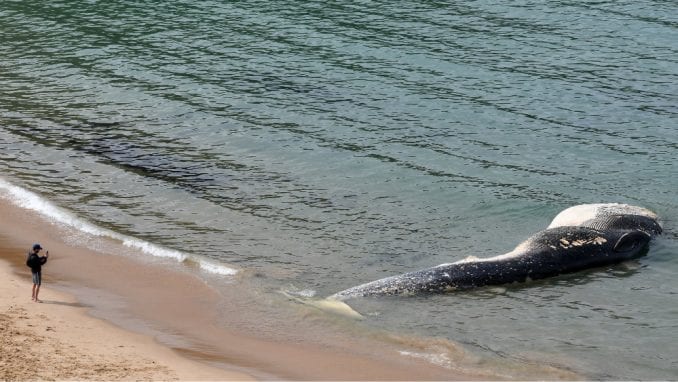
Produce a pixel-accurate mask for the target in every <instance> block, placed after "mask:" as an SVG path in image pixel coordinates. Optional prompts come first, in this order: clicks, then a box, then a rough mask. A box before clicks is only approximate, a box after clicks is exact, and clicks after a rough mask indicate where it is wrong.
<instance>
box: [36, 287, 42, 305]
mask: <svg viewBox="0 0 678 382" xmlns="http://www.w3.org/2000/svg"><path fill="white" fill-rule="evenodd" d="M36 286H37V288H35V302H42V301H40V300H39V299H38V293H40V285H36Z"/></svg>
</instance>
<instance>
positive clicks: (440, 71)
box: [0, 0, 678, 379]
mask: <svg viewBox="0 0 678 382" xmlns="http://www.w3.org/2000/svg"><path fill="white" fill-rule="evenodd" d="M677 128H678V5H677V4H676V3H675V2H671V1H645V2H637V1H618V2H605V1H577V2H568V1H554V2H539V1H519V2H507V1H467V2H435V1H428V2H383V1H372V2H365V1H333V2H318V1H304V2H260V1H250V2H229V1H188V0H184V1H171V2H170V1H138V2H123V1H106V2H104V1H59V0H55V1H49V2H47V1H37V2H25V1H3V2H1V3H0V171H1V172H0V177H1V178H2V180H1V181H0V193H1V194H2V195H3V197H4V198H6V199H9V200H11V201H13V202H14V203H16V204H19V205H22V206H24V207H26V208H29V209H33V210H36V211H38V212H40V213H43V214H46V215H47V216H49V218H50V219H55V220H56V221H57V222H58V223H59V224H63V225H67V226H69V227H71V228H73V230H75V231H79V232H84V233H86V234H88V235H91V236H92V235H93V237H95V238H107V239H112V240H117V241H119V242H122V243H126V245H127V246H128V247H129V248H131V249H134V250H138V251H140V252H142V253H144V254H145V255H147V256H149V257H152V256H162V257H165V258H170V259H175V260H177V261H178V262H186V261H187V259H188V260H190V261H192V262H194V263H196V264H199V265H200V269H201V271H200V272H202V274H203V276H204V277H206V278H217V279H218V278H223V279H229V280H230V281H229V283H228V285H229V287H231V288H247V289H252V288H254V289H257V293H256V294H255V295H256V296H263V297H260V298H261V299H262V301H257V300H256V299H255V300H254V301H253V302H252V304H253V305H254V306H268V307H266V308H261V307H257V308H253V309H254V310H258V309H263V310H266V309H269V310H275V309H276V308H272V307H270V306H269V305H270V301H269V300H268V297H267V296H273V295H276V294H277V292H280V291H283V292H285V293H292V294H296V295H299V296H304V297H317V298H322V297H324V296H327V295H330V294H332V293H334V292H337V291H339V290H342V289H345V288H348V287H351V286H354V285H357V284H360V283H363V282H366V281H371V280H374V279H378V278H381V277H385V276H389V275H393V274H398V273H402V272H407V271H412V270H416V269H421V268H425V267H429V266H433V265H437V264H440V263H445V262H451V261H456V260H460V259H462V258H465V257H467V256H469V255H473V256H478V257H483V256H493V255H496V254H500V253H504V252H508V251H510V250H511V249H512V248H513V247H514V246H515V245H517V244H518V243H519V242H521V241H522V240H524V239H525V238H527V237H528V236H529V235H530V234H532V233H534V232H536V231H538V230H540V229H543V228H545V227H546V226H547V225H548V224H549V221H550V219H551V218H552V217H553V216H555V215H556V214H557V213H558V212H559V211H560V210H562V209H564V208H566V207H569V206H571V205H575V204H581V203H594V202H596V203H598V202H623V203H629V204H635V205H640V206H643V207H646V208H649V209H651V210H653V211H655V212H657V213H658V214H659V216H661V218H662V221H663V224H664V227H665V231H666V232H665V233H664V235H662V236H661V237H659V238H658V239H656V240H655V241H653V243H652V245H651V248H650V250H649V252H648V254H647V256H646V257H644V258H642V259H640V260H639V261H637V263H634V264H630V265H629V264H624V265H620V266H614V267H609V268H604V269H599V270H596V271H593V272H585V273H583V274H578V275H572V276H567V277H561V278H556V279H553V280H548V281H544V282H538V283H532V284H529V285H524V286H509V287H507V288H502V289H483V290H479V291H471V292H465V293H457V294H448V295H437V296H425V297H424V296H422V297H408V298H384V299H366V300H357V301H354V302H352V303H351V304H352V305H353V307H354V308H355V309H356V310H358V311H360V312H361V313H362V314H363V316H364V317H365V319H364V320H362V321H361V322H360V323H359V324H358V323H356V325H362V326H364V327H367V328H373V329H374V330H380V331H381V330H384V331H386V332H389V333H407V335H410V336H414V337H417V338H429V339H430V338H433V339H441V340H449V341H452V342H455V343H461V344H462V345H463V346H464V347H466V348H467V349H469V351H471V352H474V353H475V354H479V355H480V356H483V357H493V358H495V359H497V358H498V359H502V360H505V361H506V362H511V363H517V364H521V363H522V364H526V365H527V364H546V365H553V366H554V367H560V368H565V369H569V370H573V371H575V372H577V373H581V374H582V375H585V376H587V377H589V378H607V379H626V378H631V379H675V378H678V372H676V370H678V363H677V362H678V361H677V360H678V350H676V349H678V348H677V347H676V346H675V339H676V338H678V324H677V322H678V308H676V306H678V305H677V304H676V301H677V300H676V299H677V298H678V281H676V277H675V275H676V273H677V272H678V259H677V256H676V255H677V254H678V253H677V252H678V236H677V235H676V230H675V221H676V217H677V216H678V198H677V197H676V189H678V167H677V166H676V158H678V132H677V130H676V129H677ZM102 240H103V239H102ZM90 241H91V240H90ZM234 274H238V276H234ZM276 301H278V300H276ZM284 301H285V300H284V299H282V300H280V301H279V302H277V303H284ZM264 316H266V317H270V318H269V320H270V322H268V323H266V322H264V323H262V325H263V326H267V325H268V326H269V327H271V328H274V327H275V326H276V323H275V320H276V319H278V318H281V317H279V316H276V315H275V314H271V315H264ZM243 325H245V324H243ZM272 330H273V329H272ZM403 355H404V356H414V357H420V358H426V359H429V360H430V361H431V362H435V363H438V364H441V365H443V366H447V367H451V368H453V367H454V365H453V362H451V361H450V360H449V359H448V358H446V356H445V354H444V352H443V351H442V350H440V349H437V348H435V347H432V348H429V349H428V350H427V351H422V352H411V351H403Z"/></svg>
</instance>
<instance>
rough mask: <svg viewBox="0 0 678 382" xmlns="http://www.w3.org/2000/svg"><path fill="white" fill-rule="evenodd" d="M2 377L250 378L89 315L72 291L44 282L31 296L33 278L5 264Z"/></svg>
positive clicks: (0, 266) (0, 314) (0, 309)
mask: <svg viewBox="0 0 678 382" xmlns="http://www.w3.org/2000/svg"><path fill="white" fill-rule="evenodd" d="M0 278H2V280H3V282H2V283H0V296H1V297H0V380H177V379H178V380H249V379H251V377H250V376H248V375H246V374H244V373H237V372H231V371H227V370H224V369H220V368H215V367H210V366H208V365H206V364H203V363H200V362H195V361H191V360H189V359H186V358H184V357H181V356H179V355H178V354H176V353H175V352H173V351H172V350H170V349H168V348H166V347H164V346H161V345H159V344H158V343H156V342H155V341H153V340H152V339H151V338H149V337H148V336H144V335H140V334H135V333H132V332H129V331H126V330H122V329H120V328H117V327H115V326H113V325H111V324H108V323H106V322H104V321H102V320H98V319H95V318H92V317H89V316H88V315H87V314H86V307H84V306H83V305H82V304H80V303H78V302H77V301H76V300H75V299H74V298H73V297H72V296H69V295H67V294H64V293H60V292H58V291H56V290H54V289H52V288H49V287H45V288H44V289H43V290H42V291H41V296H40V297H41V299H42V301H43V302H42V303H35V302H32V301H31V300H30V299H29V298H28V293H27V292H30V291H29V289H30V288H29V286H30V284H29V280H28V279H27V278H26V277H22V275H18V274H17V273H16V272H14V271H13V270H12V269H11V268H10V266H9V264H7V263H6V262H2V263H0Z"/></svg>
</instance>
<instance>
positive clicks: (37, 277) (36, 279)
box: [33, 272, 42, 285]
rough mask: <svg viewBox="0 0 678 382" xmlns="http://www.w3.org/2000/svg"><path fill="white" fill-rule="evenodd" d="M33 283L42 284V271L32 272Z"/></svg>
mask: <svg viewBox="0 0 678 382" xmlns="http://www.w3.org/2000/svg"><path fill="white" fill-rule="evenodd" d="M33 284H35V285H40V284H42V272H33Z"/></svg>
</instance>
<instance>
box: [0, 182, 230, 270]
mask: <svg viewBox="0 0 678 382" xmlns="http://www.w3.org/2000/svg"><path fill="white" fill-rule="evenodd" d="M0 197H2V198H4V199H7V200H9V201H10V202H11V203H13V204H15V205H17V206H19V207H21V208H25V209H27V210H31V211H35V212H37V213H39V214H40V215H42V216H43V217H46V218H47V219H48V220H49V221H51V222H52V223H54V224H61V225H65V226H68V227H70V228H73V229H75V230H76V231H78V232H82V233H86V234H89V235H92V236H95V237H108V238H111V239H114V240H118V241H120V242H121V243H122V244H123V245H124V246H125V247H128V248H132V249H136V250H139V251H141V252H142V253H145V254H148V255H151V256H155V257H162V258H170V259H174V260H177V261H178V262H186V261H187V260H191V261H193V262H195V263H197V264H198V265H199V267H200V269H201V270H202V271H204V272H208V273H212V274H217V275H224V276H232V275H235V274H236V273H238V271H237V270H235V269H233V268H229V267H227V266H225V265H221V264H217V263H213V262H210V261H208V260H205V259H201V258H196V257H195V256H192V255H189V254H187V253H184V252H181V251H177V250H174V249H170V248H165V247H162V246H160V245H157V244H153V243H149V242H147V241H144V240H141V239H137V238H134V237H130V236H126V235H123V234H120V233H117V232H115V231H111V230H109V229H105V228H101V227H98V226H96V225H94V224H91V223H88V222H87V221H84V220H82V219H81V218H79V217H77V216H75V215H74V214H72V213H70V212H68V211H66V210H63V209H61V208H59V207H57V206H56V205H54V204H53V203H51V202H49V201H48V200H46V199H44V198H43V197H41V196H39V195H38V194H36V193H34V192H31V191H29V190H26V189H24V188H21V187H19V186H16V185H14V184H12V183H10V182H8V181H6V180H4V179H2V178H0Z"/></svg>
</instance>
